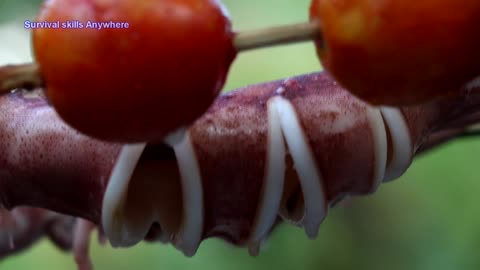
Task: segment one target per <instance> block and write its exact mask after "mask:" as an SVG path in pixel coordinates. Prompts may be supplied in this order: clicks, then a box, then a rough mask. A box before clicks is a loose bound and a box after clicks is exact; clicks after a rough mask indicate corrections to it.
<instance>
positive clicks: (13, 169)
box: [0, 92, 121, 221]
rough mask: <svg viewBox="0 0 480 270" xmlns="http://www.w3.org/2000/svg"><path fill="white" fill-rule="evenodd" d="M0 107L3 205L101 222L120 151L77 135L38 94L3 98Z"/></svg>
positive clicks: (12, 95) (15, 94) (112, 145)
mask: <svg viewBox="0 0 480 270" xmlns="http://www.w3.org/2000/svg"><path fill="white" fill-rule="evenodd" d="M0 107H1V108H2V110H0V129H1V130H0V167H1V170H0V179H1V182H0V186H1V193H2V194H1V195H2V196H1V198H2V204H3V205H4V206H6V207H7V208H9V207H12V206H16V205H30V206H36V207H43V208H48V209H51V210H54V211H57V212H61V213H66V214H70V215H74V216H79V217H84V218H87V219H89V220H93V221H98V220H99V217H100V213H101V199H102V196H103V192H104V190H105V188H106V185H107V183H108V179H109V176H110V172H111V169H112V167H113V165H114V163H115V161H116V156H117V154H118V152H119V150H120V148H121V146H120V145H117V144H109V143H104V142H100V141H97V140H94V139H91V138H89V137H87V136H84V135H82V134H80V133H78V132H76V131H75V130H73V129H71V128H70V127H68V126H67V125H66V124H64V123H63V122H62V121H61V120H59V118H58V116H57V115H56V113H55V112H54V110H53V109H52V108H51V107H50V106H48V104H47V103H46V101H45V99H43V98H42V97H39V96H36V95H24V94H23V93H22V92H18V93H14V94H10V95H7V96H3V97H2V98H1V99H0ZM9 182H14V183H15V185H13V184H7V183H9ZM86 209H88V211H86Z"/></svg>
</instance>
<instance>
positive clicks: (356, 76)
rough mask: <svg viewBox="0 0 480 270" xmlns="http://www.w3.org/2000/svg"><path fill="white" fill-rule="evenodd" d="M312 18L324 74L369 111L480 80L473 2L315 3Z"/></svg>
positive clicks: (479, 13)
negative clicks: (320, 32)
mask: <svg viewBox="0 0 480 270" xmlns="http://www.w3.org/2000/svg"><path fill="white" fill-rule="evenodd" d="M310 19H311V20H312V21H319V22H320V23H321V26H322V29H323V33H324V39H323V40H321V41H320V40H317V41H316V47H317V53H318V56H319V58H320V60H321V62H322V64H323V66H324V67H325V69H326V70H327V71H328V72H329V73H331V74H332V75H333V76H334V77H335V78H336V79H337V80H338V81H339V83H340V84H342V85H343V86H344V87H346V88H347V89H349V90H350V91H351V92H352V93H353V94H355V95H357V96H358V97H360V98H362V99H364V100H366V101H368V102H370V103H372V104H375V105H379V104H382V105H393V106H400V105H413V104H418V103H422V102H426V101H428V100H431V99H433V98H436V97H439V96H448V95H451V94H456V93H458V91H459V90H460V89H461V87H462V86H463V85H465V84H466V83H467V82H469V81H470V80H472V79H474V78H475V77H477V76H479V75H480V50H479V48H480V35H479V34H478V31H479V29H480V1H478V0H422V1H418V0H375V1H373V0H313V1H312V4H311V6H310Z"/></svg>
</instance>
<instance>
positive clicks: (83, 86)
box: [33, 0, 236, 143]
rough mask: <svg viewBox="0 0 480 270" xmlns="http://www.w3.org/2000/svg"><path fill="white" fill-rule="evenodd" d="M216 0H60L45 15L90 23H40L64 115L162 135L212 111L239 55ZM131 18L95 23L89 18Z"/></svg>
mask: <svg viewBox="0 0 480 270" xmlns="http://www.w3.org/2000/svg"><path fill="white" fill-rule="evenodd" d="M223 12H224V9H222V7H221V6H220V4H219V2H217V1H216V0H144V1H136V0H50V1H47V2H46V3H45V4H44V6H43V7H42V9H41V11H40V13H39V15H38V17H37V19H36V21H50V22H52V21H60V22H66V21H80V22H82V23H83V26H84V27H83V28H81V29H62V28H59V29H35V30H34V31H33V50H34V56H35V58H36V61H37V62H38V64H39V67H40V70H41V73H42V75H43V78H44V80H45V82H46V86H47V90H46V95H47V97H48V99H49V100H50V102H51V103H52V105H53V106H54V108H55V110H56V111H57V113H58V114H59V115H60V117H61V118H62V119H63V120H65V122H67V123H68V124H69V125H71V126H72V127H74V128H75V129H77V130H79V131H80V132H82V133H85V134H87V135H90V136H92V137H96V138H99V139H103V140H108V141H117V142H125V143H127V142H128V143H130V142H143V141H148V142H155V141H161V140H163V139H164V137H165V136H166V135H167V134H169V133H171V132H173V131H175V130H176V129H178V128H181V127H185V126H188V125H190V124H191V123H192V122H193V121H194V120H195V119H197V118H198V117H199V116H200V115H201V114H203V113H204V112H205V111H206V110H207V109H208V107H209V106H210V105H211V103H212V102H213V100H214V99H215V98H216V97H217V96H218V94H219V92H220V91H221V89H222V87H223V85H224V83H225V80H226V76H227V73H228V70H229V68H230V65H231V64H232V62H233V61H234V59H235V57H236V51H235V49H234V47H233V37H234V33H233V32H232V30H231V23H230V20H229V18H228V17H227V15H226V14H224V13H223ZM89 20H90V21H92V22H109V21H112V22H125V23H128V25H129V27H128V28H119V29H114V28H109V29H106V28H104V29H101V30H97V29H92V28H86V27H85V26H86V23H87V21H89Z"/></svg>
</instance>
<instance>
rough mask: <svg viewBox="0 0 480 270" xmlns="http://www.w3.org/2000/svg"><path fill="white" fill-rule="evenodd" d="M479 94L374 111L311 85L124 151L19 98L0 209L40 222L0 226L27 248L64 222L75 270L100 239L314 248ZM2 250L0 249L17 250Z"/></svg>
mask: <svg viewBox="0 0 480 270" xmlns="http://www.w3.org/2000/svg"><path fill="white" fill-rule="evenodd" d="M479 90H480V86H479V85H478V83H477V82H472V83H471V84H469V85H467V86H466V87H464V88H463V89H459V91H458V95H457V96H455V97H449V98H438V99H436V100H432V101H430V102H428V103H425V104H422V105H417V106H411V107H402V108H393V107H374V106H371V105H369V104H367V103H365V102H363V101H361V100H359V99H357V98H356V97H354V96H353V95H351V94H350V93H349V92H348V91H347V90H346V89H344V88H342V87H341V86H340V85H339V84H338V83H337V82H336V81H335V80H333V79H332V78H331V77H330V76H329V75H328V74H326V73H312V74H307V75H301V76H296V77H291V78H288V79H284V80H278V81H273V82H268V83H262V84H256V85H251V86H247V87H244V88H241V89H238V90H234V91H231V92H228V93H225V94H223V95H221V96H220V97H219V98H218V99H217V100H216V101H215V103H214V104H213V105H212V106H211V107H210V109H209V110H208V111H207V112H206V113H205V114H204V115H203V116H202V117H200V118H199V119H197V120H196V121H195V123H193V124H192V125H191V126H189V127H187V128H185V129H183V130H179V131H178V133H176V134H172V135H171V136H169V137H168V138H166V139H165V141H164V142H161V143H156V144H148V143H140V144H128V145H124V144H118V143H109V142H104V141H99V140H96V139H93V138H90V137H87V136H85V135H83V134H81V133H79V132H77V131H76V130H74V129H73V128H71V127H69V126H68V125H66V124H65V123H64V122H62V121H61V119H60V118H59V117H58V115H57V114H56V113H55V111H54V110H53V108H52V107H51V106H49V104H48V101H47V100H46V99H45V98H44V96H43V95H42V91H41V89H40V90H38V91H34V92H27V91H23V90H16V91H14V92H12V93H10V94H8V95H5V96H1V97H0V108H2V110H0V137H1V139H0V168H1V169H0V204H1V206H2V207H3V209H4V210H3V211H6V212H7V213H8V211H11V212H10V213H12V215H13V213H14V212H15V211H19V210H17V209H23V211H27V212H28V211H38V212H39V213H42V215H44V216H45V218H44V219H41V220H43V221H38V219H37V218H35V217H33V216H31V215H28V213H27V212H25V213H23V215H22V216H23V217H24V218H23V220H24V222H26V223H27V224H32V225H30V227H31V229H32V230H33V228H39V229H38V230H36V231H35V233H28V234H27V233H25V232H24V231H21V230H22V229H21V228H20V227H12V226H7V225H3V223H2V224H0V227H1V228H2V231H4V232H8V233H7V236H8V235H14V236H16V235H19V234H25V235H26V237H25V239H27V240H28V241H26V242H27V243H29V244H33V243H34V242H35V241H36V240H37V239H38V236H39V235H42V234H45V235H58V233H56V234H55V233H53V234H52V230H51V229H46V227H45V226H44V225H45V224H46V223H48V220H51V219H55V218H56V220H57V221H58V220H63V222H64V223H65V222H66V221H68V222H69V223H68V224H70V225H69V226H67V227H64V229H63V231H62V232H63V233H62V235H63V237H62V238H61V239H62V241H57V242H59V246H61V247H62V246H63V247H64V249H67V250H70V249H73V251H74V253H75V258H76V260H77V263H78V265H79V269H82V270H85V269H91V264H90V262H89V260H88V254H87V253H88V250H87V249H86V247H87V244H88V238H89V232H90V231H91V230H92V229H94V228H98V230H99V231H100V232H101V235H102V236H103V237H104V238H106V239H108V241H109V243H110V244H111V245H112V246H114V247H130V246H133V245H135V244H137V243H139V242H141V241H144V240H147V241H158V242H162V243H168V244H172V245H173V246H174V247H176V248H177V249H179V250H180V251H181V252H183V253H184V254H185V255H186V256H193V255H194V254H195V253H196V251H197V249H198V248H199V246H200V244H201V242H202V240H204V239H206V238H211V237H219V238H222V239H224V240H225V241H227V242H229V243H231V244H233V245H235V246H239V247H246V248H247V249H248V251H249V253H250V254H251V255H254V256H255V255H258V254H259V252H260V250H261V244H262V243H263V242H264V241H265V240H266V239H268V237H269V235H270V233H271V232H272V231H273V230H274V229H275V228H276V226H277V225H278V224H279V223H281V222H286V223H289V224H292V225H293V226H298V227H301V228H303V229H304V230H305V233H306V235H307V237H309V238H312V239H314V238H316V236H317V234H318V230H319V227H320V226H321V224H322V222H323V221H324V219H325V218H326V216H327V215H328V211H329V209H331V208H332V207H334V206H335V205H336V204H338V203H339V202H340V201H342V200H344V199H345V198H348V197H350V196H360V195H368V194H372V193H374V192H375V191H376V190H377V189H378V187H379V186H380V185H381V184H382V183H385V182H389V181H392V180H395V179H397V178H399V177H400V176H401V175H403V174H404V173H405V171H407V170H408V168H409V167H410V165H411V163H412V162H413V159H414V158H415V156H416V155H418V154H420V153H423V152H425V151H427V150H429V149H431V148H434V147H436V146H438V145H441V144H443V143H444V142H447V141H449V140H452V139H455V138H456V137H458V136H459V135H461V134H462V133H463V132H464V131H465V130H467V128H469V127H471V126H472V125H474V124H477V123H478V122H480V114H479V113H478V112H479V111H480V95H479V94H478V92H479ZM185 109H188V108H185ZM160 124H161V123H160ZM50 224H51V223H50ZM17 230H20V231H17ZM57 231H58V230H57ZM7 236H6V237H7ZM7 238H8V237H7ZM57 238H58V237H57ZM2 239H3V238H0V240H2ZM8 242H9V241H0V245H5V246H6V245H8V246H6V247H0V250H2V248H4V249H5V248H7V250H8V248H9V249H11V250H15V249H16V247H14V246H12V245H11V244H9V243H8ZM24 242H25V241H24ZM2 243H3V244H2ZM26 246H28V245H27V244H24V245H23V246H22V247H20V246H19V247H18V248H25V247H26ZM0 255H4V256H6V255H7V253H0Z"/></svg>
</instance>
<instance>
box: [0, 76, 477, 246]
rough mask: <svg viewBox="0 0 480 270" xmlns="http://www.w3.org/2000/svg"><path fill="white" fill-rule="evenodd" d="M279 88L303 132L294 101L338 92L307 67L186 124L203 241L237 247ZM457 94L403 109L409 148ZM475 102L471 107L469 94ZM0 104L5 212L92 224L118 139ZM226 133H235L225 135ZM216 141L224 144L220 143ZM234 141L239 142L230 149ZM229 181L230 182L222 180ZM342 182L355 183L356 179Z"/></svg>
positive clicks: (446, 112) (37, 107)
mask: <svg viewBox="0 0 480 270" xmlns="http://www.w3.org/2000/svg"><path fill="white" fill-rule="evenodd" d="M280 86H283V87H284V88H286V89H285V93H284V97H285V98H287V99H288V100H291V101H292V102H293V103H294V105H295V106H296V108H299V109H298V111H299V112H301V114H302V115H304V117H306V118H304V119H303V120H302V123H304V125H305V128H306V130H310V128H312V127H309V126H308V124H305V123H307V122H308V121H307V120H308V119H307V118H308V117H311V118H313V117H315V115H318V113H317V112H316V111H315V108H314V107H311V108H313V109H312V110H311V111H309V110H305V109H304V106H303V107H302V104H303V102H310V101H311V100H312V99H317V101H318V102H322V100H324V102H329V101H331V98H332V96H334V95H337V94H338V92H345V91H346V90H344V89H342V88H341V87H340V86H339V85H338V84H336V83H335V82H334V81H333V80H332V79H331V78H330V77H329V76H328V75H326V74H325V73H315V74H309V75H304V76H299V77H294V78H291V79H289V80H288V82H287V83H286V81H284V80H282V81H275V82H269V83H264V84H259V85H253V86H248V87H245V88H242V89H239V90H236V91H232V92H230V93H228V94H225V95H222V96H220V97H219V98H218V99H217V101H216V102H215V103H214V104H213V105H212V107H211V108H210V110H209V111H207V112H206V113H205V114H204V115H203V116H202V117H201V118H199V119H198V120H197V121H196V122H195V123H194V124H193V125H192V127H191V128H190V133H191V136H192V142H193V145H194V147H195V151H196V152H197V155H198V158H199V165H200V168H201V173H202V176H203V177H204V178H205V179H203V180H202V181H203V182H202V183H203V188H204V192H205V195H206V196H204V198H205V199H204V205H205V207H206V213H205V220H204V235H203V238H207V237H214V236H221V237H222V238H225V239H227V240H228V241H229V242H232V243H234V244H237V245H243V244H244V243H245V241H246V240H247V237H248V234H249V232H250V230H251V226H252V224H253V218H254V214H255V210H256V204H257V201H258V196H259V193H260V189H261V184H262V183H261V181H259V180H255V181H246V180H245V179H249V177H250V178H252V177H253V176H261V175H262V173H263V165H262V164H263V163H264V162H265V160H264V159H263V158H256V157H253V158H249V155H250V154H252V155H253V154H254V155H255V156H258V154H262V153H264V152H265V151H266V149H265V147H266V146H265V143H264V141H265V134H264V132H266V127H265V125H266V121H265V118H264V117H265V113H264V110H265V107H266V104H267V101H268V99H269V98H271V97H272V96H274V95H276V90H277V89H278V87H280ZM322 95H324V97H322ZM329 95H331V96H329ZM345 98H346V99H348V102H347V104H350V103H349V102H353V101H350V99H354V97H353V96H352V97H351V98H350V97H345ZM466 100H467V99H466V98H465V97H464V96H463V94H462V95H459V97H458V98H451V99H449V100H440V101H435V102H431V103H429V104H426V105H422V106H417V107H410V108H403V109H402V112H403V114H404V116H405V119H406V122H407V124H408V126H409V128H410V135H411V138H412V141H413V144H414V148H415V149H413V152H415V150H416V149H418V148H419V147H420V146H421V144H422V143H423V141H425V140H426V138H427V137H428V135H429V134H430V133H431V132H434V131H435V130H437V129H441V128H444V127H443V126H442V125H441V122H442V119H443V118H445V117H450V116H452V117H453V116H455V117H461V116H462V113H461V111H462V109H464V108H471V107H472V105H471V104H470V103H468V102H466ZM355 102H358V101H354V103H355ZM465 104H467V105H465ZM475 104H480V100H478V97H477V98H476V100H475ZM475 104H474V105H475ZM320 105H321V104H319V107H318V109H319V110H321V106H320ZM0 108H1V110H0V203H1V204H2V205H3V206H4V207H5V208H7V209H12V208H14V207H16V206H31V207H39V208H45V209H48V210H52V211H56V212H58V213H62V214H67V215H71V216H75V217H81V218H84V219H87V220H89V221H91V222H93V223H95V224H97V225H100V226H101V224H100V223H101V210H102V200H103V195H104V192H105V189H106V187H107V184H108V180H109V177H110V174H111V172H112V169H113V167H114V164H115V162H116V160H117V157H118V156H119V153H120V150H121V148H122V144H118V143H108V142H103V141H100V140H97V139H93V138H90V137H88V136H85V135H83V134H81V133H79V132H77V131H76V130H74V129H72V128H71V127H69V126H68V125H67V124H65V123H64V122H63V121H62V120H61V119H60V118H59V117H58V115H57V114H56V113H55V111H54V110H53V108H52V107H50V106H49V104H48V103H47V102H46V100H45V99H44V98H43V97H41V96H38V95H32V94H25V92H22V91H17V92H14V93H11V94H9V95H4V96H1V97H0ZM301 110H304V111H301ZM455 112H456V113H457V114H455ZM250 114H251V116H252V117H249V115H250ZM240 120H241V121H240ZM477 120H478V119H477ZM325 121H333V120H325ZM317 122H318V121H317ZM317 122H316V123H317ZM212 130H213V131H215V132H211V131H212ZM219 130H230V131H231V132H230V133H224V134H221V133H218V132H216V131H219ZM232 132H236V133H238V134H240V135H241V136H235V137H234V138H233V137H231V138H230V139H229V140H226V139H225V138H226V137H228V136H231V134H232ZM229 134H230V135H229ZM312 136H313V135H312ZM255 138H256V139H255ZM214 142H215V143H214ZM222 142H223V144H225V145H223V146H221V147H219V145H221V144H222ZM226 142H228V144H227V143H226ZM347 144H348V143H347ZM235 145H238V146H240V149H238V147H237V148H236V147H233V146H235ZM232 147H233V148H232ZM242 147H243V148H242ZM240 150H241V151H240ZM229 153H237V155H236V156H232V160H229V159H228V160H227V159H225V158H224V156H223V155H226V154H229ZM235 158H236V159H237V160H239V159H242V160H243V162H242V164H241V166H242V168H241V170H236V171H234V170H233V169H232V171H223V172H222V171H220V172H216V171H215V170H216V169H217V168H218V167H220V168H222V166H218V164H217V165H216V166H213V165H212V164H210V163H211V161H214V160H219V161H221V160H223V162H224V163H226V165H228V166H223V167H225V168H234V167H235V166H234V165H235V164H237V163H233V162H232V161H233V160H235ZM232 166H233V167H232ZM369 166H370V165H369ZM242 175H243V176H245V177H241V176H242ZM225 177H229V179H226V178H225ZM255 178H258V177H255ZM233 180H234V181H235V182H234V183H232V182H230V183H229V182H228V181H233ZM222 181H223V182H222ZM347 184H348V185H350V184H351V185H357V186H358V183H347ZM366 184H367V185H370V183H366ZM329 185H330V186H329V187H328V190H331V191H332V192H331V193H332V194H328V195H329V196H328V198H329V199H331V200H334V199H335V198H336V197H337V195H338V194H337V193H339V192H340V191H338V192H337V190H338V188H336V186H335V185H338V182H334V181H332V182H331V183H329ZM231 187H235V189H232V188H231ZM351 187H352V186H347V187H344V189H347V190H348V189H349V188H351ZM358 188H359V190H358V192H359V193H368V190H369V189H366V190H363V189H360V188H361V187H358ZM247 193H248V196H246V195H245V194H247ZM334 193H335V194H334ZM225 202H227V203H225ZM233 210H234V211H233Z"/></svg>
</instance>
